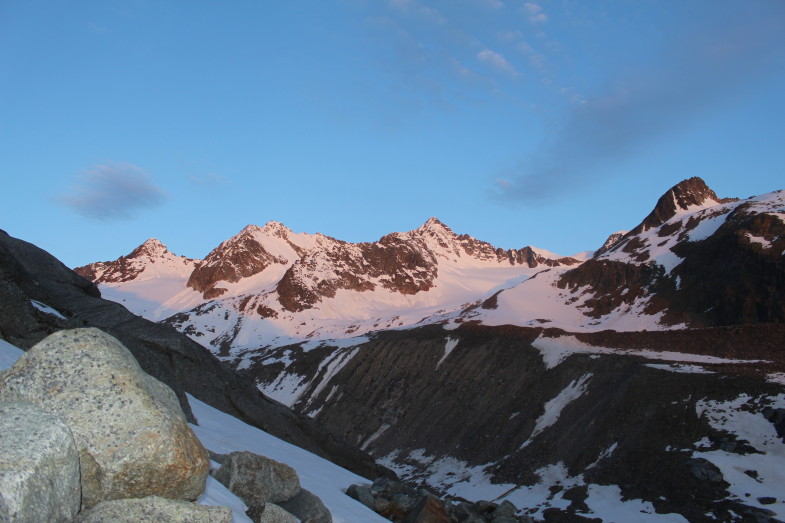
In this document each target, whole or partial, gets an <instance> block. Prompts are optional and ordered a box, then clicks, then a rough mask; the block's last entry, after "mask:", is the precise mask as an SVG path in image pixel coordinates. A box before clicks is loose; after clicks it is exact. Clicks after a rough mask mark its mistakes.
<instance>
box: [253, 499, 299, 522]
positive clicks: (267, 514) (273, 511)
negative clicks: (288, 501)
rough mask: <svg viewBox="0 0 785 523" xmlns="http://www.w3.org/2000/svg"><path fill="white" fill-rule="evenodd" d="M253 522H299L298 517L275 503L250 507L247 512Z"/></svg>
mask: <svg viewBox="0 0 785 523" xmlns="http://www.w3.org/2000/svg"><path fill="white" fill-rule="evenodd" d="M245 514H246V515H247V516H248V517H249V518H251V521H253V523H297V518H296V517H294V516H293V515H292V514H290V513H289V512H287V511H286V510H284V509H282V508H281V507H279V506H278V505H276V504H275V503H264V504H262V505H255V506H253V507H251V508H249V509H248V510H247V511H246V513H245Z"/></svg>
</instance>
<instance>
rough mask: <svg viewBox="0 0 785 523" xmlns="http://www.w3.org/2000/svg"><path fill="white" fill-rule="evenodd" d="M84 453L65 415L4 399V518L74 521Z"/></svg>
mask: <svg viewBox="0 0 785 523" xmlns="http://www.w3.org/2000/svg"><path fill="white" fill-rule="evenodd" d="M80 500H81V490H80V488H79V453H78V452H77V450H76V445H75V444H74V437H73V435H72V434H71V430H70V429H69V428H68V427H67V426H66V425H65V423H63V421H62V420H61V419H60V418H57V417H55V416H52V415H51V414H49V413H47V412H44V411H43V410H41V409H40V408H39V407H36V406H35V405H33V404H32V403H24V402H10V403H0V521H69V522H70V521H73V519H74V516H76V513H77V512H79V504H80Z"/></svg>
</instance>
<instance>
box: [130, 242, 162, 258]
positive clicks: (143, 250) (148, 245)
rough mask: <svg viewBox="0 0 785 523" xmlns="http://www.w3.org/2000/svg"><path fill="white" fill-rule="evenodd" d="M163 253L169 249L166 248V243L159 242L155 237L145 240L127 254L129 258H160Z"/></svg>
mask: <svg viewBox="0 0 785 523" xmlns="http://www.w3.org/2000/svg"><path fill="white" fill-rule="evenodd" d="M165 254H171V253H169V249H167V248H166V245H164V244H163V243H161V242H160V241H159V240H158V239H156V238H150V239H148V240H146V241H145V242H144V243H143V244H141V245H140V246H139V247H137V248H136V249H134V250H133V251H131V253H130V254H129V255H128V257H129V258H141V257H148V258H160V257H162V256H163V255H165Z"/></svg>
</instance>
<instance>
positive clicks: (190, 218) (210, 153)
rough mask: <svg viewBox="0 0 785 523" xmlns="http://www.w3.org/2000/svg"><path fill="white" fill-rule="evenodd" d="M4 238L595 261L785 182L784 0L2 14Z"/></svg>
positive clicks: (115, 252)
mask: <svg viewBox="0 0 785 523" xmlns="http://www.w3.org/2000/svg"><path fill="white" fill-rule="evenodd" d="M0 158H2V162H0V169H2V180H3V184H2V187H3V190H2V201H1V203H0V228H2V229H4V230H6V231H7V232H8V233H10V234H11V235H13V236H16V237H18V238H22V239H24V240H27V241H30V242H32V243H35V244H37V245H39V246H40V247H42V248H44V249H46V250H48V251H49V252H51V253H52V254H54V255H55V256H57V257H58V258H60V259H61V260H62V261H63V262H64V263H66V264H67V265H69V266H77V265H82V264H85V263H88V262H91V261H98V260H109V259H114V258H117V257H118V256H120V255H122V254H127V253H128V252H130V251H131V250H132V249H133V248H134V247H135V246H137V245H138V244H140V243H141V242H143V241H144V240H145V239H147V238H149V237H156V238H158V239H160V240H161V241H163V242H164V243H165V244H167V246H169V248H170V250H172V251H174V252H175V253H177V254H184V255H187V256H191V257H203V256H205V255H206V254H207V253H208V252H209V251H210V250H211V249H212V248H213V247H215V246H217V245H218V244H219V243H220V242H221V241H223V240H225V239H227V238H229V237H230V236H232V235H233V234H236V233H237V232H238V231H239V230H240V229H242V228H243V227H244V226H245V225H247V224H249V223H255V224H258V225H263V224H264V223H266V222H267V221H269V220H276V221H280V222H283V223H285V224H287V225H288V226H289V227H291V228H292V229H294V230H295V231H297V232H311V233H313V232H322V233H324V234H328V235H330V236H334V237H337V238H340V239H344V240H348V241H373V240H376V239H378V238H379V237H380V236H382V235H384V234H386V233H389V232H393V231H406V230H410V229H413V228H415V227H417V226H419V225H420V224H422V223H423V222H424V221H425V220H427V219H428V218H429V217H430V216H436V217H438V218H439V219H441V220H442V221H443V222H445V223H447V224H448V225H449V226H450V227H451V228H452V229H453V230H454V231H455V232H457V233H467V234H470V235H472V236H475V237H477V238H480V239H483V240H486V241H489V242H491V243H492V244H494V245H497V246H500V247H504V248H519V247H523V246H524V245H535V246H537V247H541V248H544V249H548V250H551V251H555V252H557V253H560V254H565V255H566V254H572V253H574V252H578V251H582V250H587V249H594V248H596V247H598V246H599V245H600V244H601V243H602V242H603V241H604V239H605V238H606V237H607V236H608V235H609V234H610V233H612V232H614V231H616V230H619V229H629V228H632V227H633V226H635V225H636V224H637V223H638V222H639V221H640V220H641V219H642V218H643V217H644V216H645V215H646V214H647V213H648V212H649V211H650V210H651V208H652V207H653V205H654V203H655V202H656V200H657V198H658V197H659V196H660V195H661V194H662V193H663V192H664V191H665V190H667V189H668V188H669V187H670V186H672V185H673V184H675V183H678V182H679V181H680V180H682V179H684V178H688V177H691V176H701V177H703V178H704V179H705V180H706V181H707V183H708V184H709V185H710V186H711V187H712V188H714V189H715V191H716V192H717V193H718V194H719V195H720V196H739V197H746V196H750V195H753V194H760V193H764V192H769V191H772V190H777V189H785V175H784V174H785V169H784V168H785V2H782V1H780V0H751V1H744V2H742V1H726V0H686V1H683V2H682V1H679V2H675V1H674V2H666V1H662V0H660V1H648V0H626V1H625V0H615V1H611V0H608V1H604V2H585V1H571V0H558V1H545V0H541V1H540V0H538V1H528V2H527V1H520V0H515V1H513V0H441V1H437V0H334V1H319V2H316V1H313V2H256V1H236V2H220V3H218V2H208V1H188V2H185V1H179V2H178V1H171V2H155V1H145V0H126V1H115V0H101V1H87V0H86V1H80V2H65V1H60V0H47V1H36V0H29V1H25V2H15V1H11V0H0Z"/></svg>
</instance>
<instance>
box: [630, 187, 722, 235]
mask: <svg viewBox="0 0 785 523" xmlns="http://www.w3.org/2000/svg"><path fill="white" fill-rule="evenodd" d="M733 200H734V199H733V198H725V199H721V198H719V197H718V196H717V195H716V194H715V192H714V191H712V190H711V189H710V188H709V186H708V185H706V182H704V181H703V180H702V179H701V178H698V177H697V176H694V177H692V178H689V179H687V180H684V181H682V182H679V183H678V184H676V185H674V186H673V187H671V188H670V189H669V190H668V191H667V192H666V193H665V194H663V195H662V196H661V197H660V199H659V200H657V204H656V205H655V206H654V209H653V210H652V211H651V212H650V213H649V215H648V216H646V218H644V219H643V222H641V224H640V225H639V226H638V227H636V228H635V229H633V230H632V231H631V233H632V234H637V233H639V232H640V231H641V230H648V229H653V228H655V227H659V226H660V225H662V224H664V223H665V222H666V221H668V220H670V219H671V218H673V217H674V216H675V215H676V213H677V212H679V211H686V210H687V209H689V208H690V207H697V206H700V205H705V204H706V203H707V202H709V203H727V202H730V201H733Z"/></svg>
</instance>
